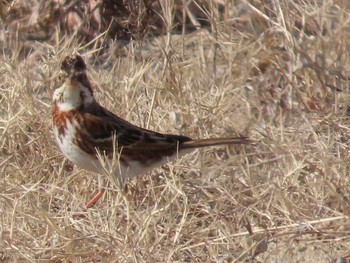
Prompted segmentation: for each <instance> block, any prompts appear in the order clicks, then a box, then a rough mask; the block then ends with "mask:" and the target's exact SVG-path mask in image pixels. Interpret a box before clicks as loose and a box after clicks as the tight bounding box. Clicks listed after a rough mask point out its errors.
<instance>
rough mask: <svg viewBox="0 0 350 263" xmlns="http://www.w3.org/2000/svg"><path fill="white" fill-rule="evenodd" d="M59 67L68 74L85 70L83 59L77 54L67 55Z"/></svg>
mask: <svg viewBox="0 0 350 263" xmlns="http://www.w3.org/2000/svg"><path fill="white" fill-rule="evenodd" d="M61 69H62V70H63V71H65V72H66V73H68V74H70V73H73V72H83V71H85V70H86V64H85V62H84V59H83V58H82V57H81V56H79V55H72V56H67V57H65V58H64V60H63V61H62V64H61Z"/></svg>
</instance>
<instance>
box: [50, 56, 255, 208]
mask: <svg viewBox="0 0 350 263" xmlns="http://www.w3.org/2000/svg"><path fill="white" fill-rule="evenodd" d="M61 70H62V71H63V74H64V78H63V80H62V85H59V87H57V88H56V89H55V91H54V93H53V99H52V124H53V133H54V137H55V139H56V142H57V144H58V147H59V149H60V150H61V152H62V153H63V155H64V156H65V157H66V158H67V159H68V160H69V161H71V162H72V163H73V164H75V165H77V166H78V167H80V168H82V169H85V170H87V171H90V172H92V173H97V174H99V175H102V174H103V173H104V171H105V170H104V169H105V168H104V167H103V165H102V163H101V161H100V159H99V158H98V154H99V153H100V154H101V153H102V154H103V155H104V156H105V157H106V159H107V160H108V161H111V160H112V158H113V156H115V155H116V154H117V156H118V163H119V165H118V167H115V168H113V170H112V175H113V176H115V177H116V178H117V179H119V180H125V179H129V178H133V177H136V176H138V175H142V174H146V173H147V172H149V171H150V170H152V169H153V168H155V167H159V166H161V165H163V164H165V163H167V162H169V161H171V160H174V159H176V158H179V157H181V156H183V155H185V154H187V153H190V152H191V151H194V150H195V149H196V148H202V147H207V146H215V145H229V144H247V143H249V142H250V140H249V139H248V138H247V137H243V136H240V137H228V138H209V139H192V138H191V137H188V136H184V135H175V134H164V133H160V132H156V131H152V130H148V129H144V128H141V127H138V126H136V125H134V124H132V123H130V122H128V121H126V120H124V119H122V118H121V117H119V116H117V115H116V114H114V113H112V112H111V111H109V110H107V109H106V108H104V107H103V106H101V105H100V104H99V103H98V102H97V101H96V99H95V97H94V93H93V89H92V85H91V83H90V80H89V78H88V75H87V67H86V63H85V61H84V59H83V58H82V57H81V56H80V55H69V56H66V57H65V58H64V59H63V61H62V62H61ZM103 192H104V190H99V191H98V192H97V194H96V195H95V196H93V198H92V199H91V200H90V201H89V202H88V203H87V204H86V206H85V208H87V209H88V208H91V207H92V206H94V205H95V203H96V202H97V201H98V200H99V199H100V198H101V197H102V195H103Z"/></svg>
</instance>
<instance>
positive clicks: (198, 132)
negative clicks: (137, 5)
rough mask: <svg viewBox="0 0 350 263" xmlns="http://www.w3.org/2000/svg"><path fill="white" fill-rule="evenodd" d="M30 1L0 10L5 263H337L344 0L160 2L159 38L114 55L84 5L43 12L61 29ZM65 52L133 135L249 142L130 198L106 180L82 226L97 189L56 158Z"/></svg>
mask: <svg viewBox="0 0 350 263" xmlns="http://www.w3.org/2000/svg"><path fill="white" fill-rule="evenodd" d="M32 2H33V3H31V4H32V5H31V6H28V5H26V4H25V3H26V2H25V1H12V2H11V1H9V2H7V1H1V7H2V9H1V13H0V14H1V17H2V19H3V25H2V31H1V38H0V43H1V47H2V52H1V55H0V62H1V63H0V76H1V82H0V144H1V151H0V173H1V179H0V207H1V209H0V215H1V217H0V220H1V221H0V222H1V224H0V239H1V242H0V260H1V262H245V261H246V262H316V261H317V260H318V261H320V262H335V261H336V260H338V262H345V259H346V258H348V257H349V255H350V249H349V247H350V242H349V233H350V224H349V220H348V216H349V212H350V202H349V199H350V194H349V191H348V189H349V187H350V177H349V171H350V170H349V161H348V157H349V136H350V131H349V117H348V114H349V108H348V105H349V95H348V94H349V72H350V68H349V67H350V57H349V55H350V42H349V39H350V6H349V3H348V1H346V0H344V1H341V0H339V1H336V0H329V1H279V2H278V1H250V2H249V3H248V2H246V1H236V2H233V1H232V2H227V3H223V4H224V5H223V4H221V2H220V1H208V2H205V1H202V2H201V4H202V5H200V7H201V8H199V9H190V8H187V9H186V8H185V7H184V6H183V5H182V6H181V5H180V4H179V3H178V2H176V1H175V2H172V1H160V2H159V6H157V7H154V8H155V10H157V9H156V8H159V10H158V11H159V13H158V14H157V15H159V17H160V18H161V21H163V22H162V23H161V25H159V24H156V25H153V24H152V23H151V22H150V21H151V20H145V24H146V25H147V26H148V25H150V27H151V26H153V27H156V26H158V27H156V29H157V28H158V30H159V32H162V33H160V34H151V33H147V34H146V33H145V32H146V31H145V30H144V27H142V31H140V30H139V29H138V27H134V28H132V30H131V31H130V32H129V33H130V35H133V36H135V37H134V38H135V40H134V41H128V42H123V43H121V42H120V41H117V40H113V39H114V37H113V36H111V35H108V34H106V33H103V30H102V29H103V26H100V27H98V26H97V27H96V26H95V27H93V26H91V27H89V23H88V22H90V25H91V23H92V22H91V21H95V23H97V25H103V18H104V17H103V16H102V15H101V14H100V13H97V14H96V13H95V11H91V10H93V7H91V3H92V1H88V2H86V3H85V4H86V6H88V7H89V8H90V9H89V8H87V7H86V6H85V7H84V8H85V9H77V8H75V9H74V8H72V6H69V5H68V4H67V3H63V2H61V1H57V2H55V1H46V3H49V4H50V5H48V4H47V5H48V6H49V7H52V9H50V10H63V11H64V12H63V11H62V13H60V12H58V14H59V16H58V19H57V18H55V17H54V16H53V15H52V14H57V13H55V12H53V13H50V12H48V11H45V10H47V9H45V8H42V6H40V3H39V2H35V1H32ZM223 2H224V1H223ZM97 3H99V2H97ZM171 3H174V4H171ZM35 4H36V5H35ZM89 4H90V6H89ZM67 5H68V7H69V8H70V9H69V8H68V7H67ZM35 6H37V7H38V8H37V11H36V12H37V16H36V19H35V16H34V18H33V15H32V14H33V10H30V8H33V7H35ZM99 8H102V7H101V6H99V5H98V6H97V7H96V9H95V10H97V11H99ZM18 10H22V12H19V11H18ZM81 10H83V11H81ZM84 10H85V11H84ZM198 10H200V11H198ZM30 11H32V12H30ZM179 11H180V14H182V16H180V17H181V19H184V20H183V21H185V22H184V23H183V25H182V27H181V26H180V27H179V26H177V27H175V26H174V25H175V24H176V23H179V21H178V20H176V19H178V17H179V16H178V14H179V13H178V12H179ZM45 12H46V13H45ZM84 12H85V13H84ZM141 13H142V12H141ZM28 14H31V15H28ZM45 14H49V15H48V16H45ZM84 14H85V15H84ZM203 14H204V15H205V19H206V20H207V22H206V23H204V24H203V25H202V27H201V28H198V29H197V30H194V31H191V30H188V27H187V26H188V25H189V24H191V25H192V27H193V25H196V23H197V22H198V23H199V25H201V24H200V21H201V20H200V19H199V18H200V15H203ZM15 15H17V16H15ZM99 15H101V17H99ZM71 17H75V18H76V20H74V21H75V22H74V23H73V22H72V19H71ZM44 18H45V19H46V18H52V19H51V20H52V21H53V22H52V24H49V23H48V22H47V23H48V24H49V25H50V26H51V29H50V30H49V31H48V29H47V28H45V27H43V26H42V25H41V26H40V23H39V22H42V21H40V19H44ZM54 18H55V19H54ZM98 18H100V20H99V19H98ZM94 19H95V20H94ZM181 19H180V20H181ZM51 20H50V19H49V20H47V21H51ZM16 21H17V24H16ZM57 21H59V22H57ZM96 21H97V22H96ZM98 21H100V22H98ZM101 21H102V22H101ZM128 21H129V22H130V23H135V21H134V20H132V19H130V20H128ZM208 21H209V22H208ZM99 23H100V24H99ZM16 25H17V26H16ZM38 25H39V26H38ZM76 25H78V26H77V27H75V26H76ZM197 25H198V24H197ZM33 28H34V29H36V30H37V31H35V30H34V29H33ZM127 28H128V27H127ZM171 28H176V30H177V31H176V32H177V33H176V34H175V33H174V32H173V31H171V30H170V29H171ZM179 28H180V29H181V28H182V29H183V30H180V31H181V32H182V33H179ZM29 29H31V30H32V31H35V32H42V33H43V34H44V33H45V34H44V35H45V36H47V37H46V38H40V37H39V35H35V36H33V35H30V34H25V33H24V32H27V33H28V32H32V31H30V30H29ZM82 29H84V30H82ZM155 31H157V30H155ZM147 32H154V31H152V30H150V31H147ZM159 32H158V33H159ZM129 33H128V34H127V35H129ZM141 33H142V34H143V33H145V34H144V35H142V34H141ZM136 36H139V38H137V37H136ZM90 41H92V42H90ZM73 52H79V53H80V54H82V55H83V56H84V58H85V59H86V60H87V62H88V65H89V66H88V68H89V69H88V73H89V77H90V78H91V81H92V83H93V85H94V88H95V96H96V98H97V100H98V101H99V102H100V103H101V104H102V105H104V106H105V107H106V108H108V109H109V110H111V111H113V112H115V113H117V114H118V115H119V116H121V117H123V118H125V119H127V120H129V121H131V122H132V123H134V124H137V125H140V126H142V127H146V128H150V129H154V130H157V131H160V132H167V133H179V134H186V135H189V136H191V137H193V138H202V137H203V138H208V137H219V136H220V137H224V136H237V135H238V134H243V135H247V136H249V137H250V138H252V139H253V140H254V143H253V144H252V145H248V146H244V147H243V146H242V147H240V146H234V147H231V146H230V147H215V148H208V149H201V150H200V151H197V152H195V153H194V154H191V155H187V156H185V157H184V158H182V159H181V160H178V161H176V162H174V163H170V164H169V165H167V166H165V167H163V168H159V169H156V170H154V171H153V172H152V173H150V174H146V175H144V176H141V177H139V178H136V179H133V180H130V181H129V182H128V184H127V189H124V190H123V191H121V190H120V189H119V188H118V187H116V186H115V185H114V184H112V183H111V182H109V183H108V184H107V191H106V194H105V195H104V197H103V200H101V201H100V202H99V203H97V205H96V206H95V207H94V208H92V209H90V210H89V211H88V212H83V211H82V207H83V206H84V204H85V203H86V201H87V200H88V199H89V198H90V197H91V196H92V194H93V193H94V192H95V191H96V189H97V182H96V175H93V174H91V173H88V172H86V171H83V170H81V169H79V168H77V167H75V166H73V165H72V164H71V163H69V162H68V161H66V160H65V159H64V158H63V156H62V154H61V153H60V152H59V150H58V147H57V146H56V144H55V142H54V138H53V134H52V129H51V109H50V106H51V97H52V94H53V90H54V88H55V87H56V86H57V85H58V84H59V82H60V81H59V74H60V70H59V64H60V61H61V60H62V59H63V58H64V56H66V55H67V54H71V53H73ZM77 215H80V217H77ZM339 260H344V261H339Z"/></svg>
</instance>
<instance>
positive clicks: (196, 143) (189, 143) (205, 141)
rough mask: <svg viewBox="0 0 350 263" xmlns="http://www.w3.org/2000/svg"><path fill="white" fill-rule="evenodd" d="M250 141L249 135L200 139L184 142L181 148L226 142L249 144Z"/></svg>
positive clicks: (223, 143)
mask: <svg viewBox="0 0 350 263" xmlns="http://www.w3.org/2000/svg"><path fill="white" fill-rule="evenodd" d="M250 142H251V141H250V140H249V139H248V138H247V137H233V138H212V139H199V140H192V141H187V142H184V143H182V144H181V145H180V148H182V149H189V148H200V147H207V146H215V145H225V144H248V143H250Z"/></svg>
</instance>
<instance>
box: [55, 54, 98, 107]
mask: <svg viewBox="0 0 350 263" xmlns="http://www.w3.org/2000/svg"><path fill="white" fill-rule="evenodd" d="M61 69H62V70H63V71H64V72H65V73H67V76H66V77H65V78H66V79H65V81H64V83H63V84H62V85H61V86H60V87H59V88H57V89H56V90H55V92H54V95H53V102H54V103H56V105H57V106H58V107H59V108H60V110H61V111H70V110H78V109H84V108H85V107H88V106H89V105H90V104H91V103H93V102H94V97H93V92H92V88H91V84H90V81H89V79H88V77H87V75H86V64H85V62H84V59H83V58H82V57H81V56H79V55H71V56H67V57H65V58H64V60H63V61H62V63H61Z"/></svg>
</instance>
